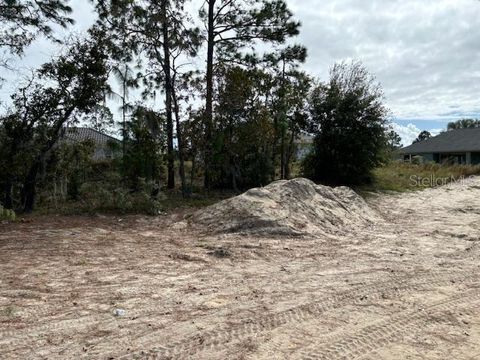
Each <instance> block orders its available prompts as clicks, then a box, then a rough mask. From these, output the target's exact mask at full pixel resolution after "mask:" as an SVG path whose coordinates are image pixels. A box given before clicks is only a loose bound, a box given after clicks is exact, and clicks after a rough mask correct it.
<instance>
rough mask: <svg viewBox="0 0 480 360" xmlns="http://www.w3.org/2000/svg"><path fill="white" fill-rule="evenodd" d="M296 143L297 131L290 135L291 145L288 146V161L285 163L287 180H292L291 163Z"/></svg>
mask: <svg viewBox="0 0 480 360" xmlns="http://www.w3.org/2000/svg"><path fill="white" fill-rule="evenodd" d="M294 143H295V131H292V132H291V135H290V143H289V145H288V151H287V158H286V161H285V178H286V179H289V178H290V173H291V171H290V163H291V161H292V156H293V150H294Z"/></svg>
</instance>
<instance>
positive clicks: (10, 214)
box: [0, 205, 17, 221]
mask: <svg viewBox="0 0 480 360" xmlns="http://www.w3.org/2000/svg"><path fill="white" fill-rule="evenodd" d="M16 218H17V215H16V214H15V211H13V210H10V209H5V208H4V207H3V206H2V205H0V220H7V221H15V220H16Z"/></svg>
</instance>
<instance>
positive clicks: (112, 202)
mask: <svg viewBox="0 0 480 360" xmlns="http://www.w3.org/2000/svg"><path fill="white" fill-rule="evenodd" d="M139 183H140V184H141V185H142V186H141V187H140V189H139V190H136V191H131V190H129V189H125V188H122V187H114V186H112V184H111V183H107V182H86V183H84V184H83V185H82V186H81V187H80V194H79V199H80V201H81V203H82V208H84V210H85V211H87V212H96V211H107V212H110V211H112V212H121V213H143V214H149V215H156V214H158V213H159V211H160V210H161V208H160V203H159V199H158V195H157V196H154V195H153V194H154V192H155V191H154V186H153V185H152V184H146V183H145V182H144V181H139Z"/></svg>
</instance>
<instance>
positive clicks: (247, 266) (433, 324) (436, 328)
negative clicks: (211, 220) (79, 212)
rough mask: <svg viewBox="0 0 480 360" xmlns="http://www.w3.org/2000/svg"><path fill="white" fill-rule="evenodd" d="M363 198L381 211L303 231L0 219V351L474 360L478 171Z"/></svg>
mask: <svg viewBox="0 0 480 360" xmlns="http://www.w3.org/2000/svg"><path fill="white" fill-rule="evenodd" d="M368 202H369V204H370V205H371V207H373V208H374V209H376V210H377V211H378V212H379V213H380V215H381V216H382V217H383V218H384V219H385V220H384V221H379V222H378V223H376V224H375V225H371V226H368V227H358V228H357V229H353V230H351V231H349V232H348V234H345V232H344V231H342V230H341V229H339V231H338V234H336V233H335V232H333V233H331V234H329V235H322V236H310V237H291V238H288V237H280V236H278V237H273V238H259V237H253V236H240V235H216V236H213V235H209V234H205V233H200V232H195V231H194V230H192V229H191V228H189V227H184V226H183V225H182V224H183V223H180V224H176V221H179V220H181V219H182V217H183V214H173V215H169V216H165V217H159V218H140V217H127V218H118V217H91V218H88V217H52V218H33V219H32V220H31V221H29V222H25V223H19V224H18V223H17V224H3V225H0V358H2V359H16V358H18V359H73V358H75V359H97V358H98V359H140V358H149V359H154V358H161V359H186V358H188V359H355V358H358V359H480V275H479V270H480V269H479V266H480V262H479V256H480V246H479V245H480V242H479V234H480V180H478V179H474V180H470V181H468V182H467V183H463V184H454V185H449V186H446V187H442V188H437V189H432V190H426V191H424V192H421V193H414V194H402V195H382V196H376V197H373V198H371V199H369V200H368ZM115 309H124V310H125V311H126V315H125V316H120V317H116V316H114V315H113V311H114V310H115Z"/></svg>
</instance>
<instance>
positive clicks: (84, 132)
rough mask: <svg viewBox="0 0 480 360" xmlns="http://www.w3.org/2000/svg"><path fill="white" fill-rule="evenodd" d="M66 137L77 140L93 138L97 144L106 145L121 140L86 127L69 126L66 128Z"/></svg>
mask: <svg viewBox="0 0 480 360" xmlns="http://www.w3.org/2000/svg"><path fill="white" fill-rule="evenodd" d="M64 137H65V138H67V139H69V140H72V141H75V142H82V141H87V140H92V141H93V142H94V143H95V145H96V146H105V145H107V144H108V143H111V142H120V140H118V139H116V138H114V137H113V136H110V135H107V134H104V133H102V132H100V131H97V130H95V129H91V128H86V127H68V128H66V129H65V135H64Z"/></svg>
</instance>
